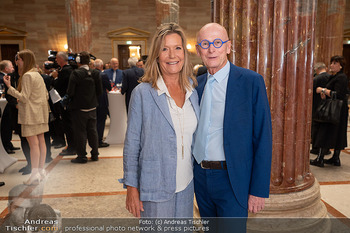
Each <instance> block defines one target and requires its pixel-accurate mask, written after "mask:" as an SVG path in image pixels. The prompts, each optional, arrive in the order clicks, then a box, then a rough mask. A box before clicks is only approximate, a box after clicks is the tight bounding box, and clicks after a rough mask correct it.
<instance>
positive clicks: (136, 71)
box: [121, 57, 144, 112]
mask: <svg viewBox="0 0 350 233" xmlns="http://www.w3.org/2000/svg"><path fill="white" fill-rule="evenodd" d="M137 62H138V60H137V58H136V57H130V58H129V59H128V64H129V66H130V69H127V70H124V71H123V85H122V90H121V93H122V94H123V95H124V94H125V106H126V112H128V109H129V102H130V97H131V92H132V91H133V90H134V88H135V87H136V86H137V85H138V84H139V79H140V78H141V77H142V76H143V74H144V70H143V69H142V68H138V67H137V66H136V63H137Z"/></svg>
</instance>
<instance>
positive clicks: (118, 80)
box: [104, 57, 123, 86]
mask: <svg viewBox="0 0 350 233" xmlns="http://www.w3.org/2000/svg"><path fill="white" fill-rule="evenodd" d="M110 65H111V68H110V69H108V70H105V71H104V72H105V73H106V74H107V75H108V78H109V80H110V81H111V83H113V84H114V85H115V86H118V85H121V84H122V81H123V71H122V70H120V69H119V61H118V59H117V58H115V57H114V58H112V59H111V61H110Z"/></svg>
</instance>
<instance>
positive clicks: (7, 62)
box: [0, 60, 12, 71]
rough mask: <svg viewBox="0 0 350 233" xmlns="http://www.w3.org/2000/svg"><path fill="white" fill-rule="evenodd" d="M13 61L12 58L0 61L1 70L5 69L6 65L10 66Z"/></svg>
mask: <svg viewBox="0 0 350 233" xmlns="http://www.w3.org/2000/svg"><path fill="white" fill-rule="evenodd" d="M10 64H12V62H11V61H10V60H2V61H1V62H0V71H4V70H5V68H6V67H9V66H10Z"/></svg>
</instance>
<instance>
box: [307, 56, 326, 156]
mask: <svg viewBox="0 0 350 233" xmlns="http://www.w3.org/2000/svg"><path fill="white" fill-rule="evenodd" d="M314 70H315V74H316V76H315V78H314V80H313V94H312V119H313V118H314V116H315V113H316V109H317V107H318V105H319V104H320V102H321V96H320V95H319V94H318V93H316V88H317V87H326V85H327V82H328V80H329V77H330V74H328V73H327V67H326V65H325V64H324V63H323V62H317V63H316V64H315V68H314ZM319 126H320V123H319V122H316V121H314V120H312V123H311V144H312V149H311V151H310V153H312V154H318V153H319V151H320V148H317V147H315V146H314V145H315V140H316V137H317V135H318V128H319ZM329 153H330V151H329Z"/></svg>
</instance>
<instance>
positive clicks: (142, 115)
mask: <svg viewBox="0 0 350 233" xmlns="http://www.w3.org/2000/svg"><path fill="white" fill-rule="evenodd" d="M196 85H197V81H196V80H195V78H194V77H193V76H192V67H191V65H190V62H189V58H188V51H187V50H186V38H185V35H184V32H183V30H182V29H181V28H180V27H179V26H178V25H177V24H174V23H171V24H163V25H162V26H160V27H159V29H158V31H157V32H156V33H155V36H154V38H153V40H152V45H151V49H150V53H149V57H148V60H147V62H146V69H145V75H144V76H143V77H142V83H141V84H140V85H138V86H137V87H136V88H135V89H134V91H133V92H132V95H131V99H130V105H129V115H128V127H127V132H126V137H125V142H124V152H123V156H124V163H123V165H124V178H123V179H122V182H123V183H124V185H125V186H126V188H127V197H126V209H127V210H128V211H129V212H130V213H132V214H133V215H134V216H135V217H169V218H174V217H183V218H185V217H192V216H193V195H194V191H193V181H192V179H193V163H192V161H193V160H192V154H191V144H192V136H193V133H194V132H195V130H196V127H197V121H198V117H199V105H198V95H197V92H196V90H195V89H194V87H195V86H196Z"/></svg>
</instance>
